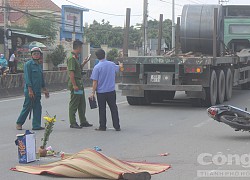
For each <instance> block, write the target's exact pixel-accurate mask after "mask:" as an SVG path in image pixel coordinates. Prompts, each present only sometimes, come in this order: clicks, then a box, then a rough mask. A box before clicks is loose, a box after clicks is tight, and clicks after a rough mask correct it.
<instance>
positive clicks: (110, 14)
mask: <svg viewBox="0 0 250 180" xmlns="http://www.w3.org/2000/svg"><path fill="white" fill-rule="evenodd" d="M66 1H67V2H69V3H71V4H74V5H76V6H78V7H81V8H85V9H88V10H91V11H93V12H97V13H101V14H106V15H109V16H123V17H124V16H126V15H124V14H112V13H106V12H102V11H97V10H94V9H90V8H86V7H83V6H81V5H79V4H76V3H74V2H71V1H69V0H66ZM131 16H142V15H131Z"/></svg>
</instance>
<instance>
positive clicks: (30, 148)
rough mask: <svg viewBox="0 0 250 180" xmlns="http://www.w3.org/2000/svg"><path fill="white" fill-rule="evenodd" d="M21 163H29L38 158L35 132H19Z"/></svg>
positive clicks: (18, 143)
mask: <svg viewBox="0 0 250 180" xmlns="http://www.w3.org/2000/svg"><path fill="white" fill-rule="evenodd" d="M15 142H16V145H17V146H18V159H19V163H22V164H27V163H30V162H33V161H35V160H36V137H35V134H34V133H31V132H30V131H29V130H26V132H25V134H17V139H16V141H15Z"/></svg>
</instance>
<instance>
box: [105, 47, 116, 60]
mask: <svg viewBox="0 0 250 180" xmlns="http://www.w3.org/2000/svg"><path fill="white" fill-rule="evenodd" d="M117 57H118V50H117V49H112V50H110V51H109V52H108V53H107V60H109V61H114V60H115V58H117Z"/></svg>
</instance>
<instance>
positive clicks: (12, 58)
mask: <svg viewBox="0 0 250 180" xmlns="http://www.w3.org/2000/svg"><path fill="white" fill-rule="evenodd" d="M15 59H16V51H14V53H13V54H11V56H10V59H9V68H10V73H16V71H17V62H16V61H15Z"/></svg>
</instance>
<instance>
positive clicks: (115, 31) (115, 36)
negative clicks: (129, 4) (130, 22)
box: [85, 20, 141, 48]
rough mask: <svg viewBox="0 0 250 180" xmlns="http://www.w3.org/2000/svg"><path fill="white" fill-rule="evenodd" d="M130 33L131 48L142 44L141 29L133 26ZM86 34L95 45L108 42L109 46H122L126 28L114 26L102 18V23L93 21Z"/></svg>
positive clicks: (88, 39) (98, 45)
mask: <svg viewBox="0 0 250 180" xmlns="http://www.w3.org/2000/svg"><path fill="white" fill-rule="evenodd" d="M129 33H130V37H129V48H134V47H139V46H140V44H141V33H140V30H138V29H135V28H134V27H133V26H132V27H131V28H130V32H129ZM85 36H86V38H87V41H88V42H90V44H91V46H93V47H100V46H101V45H102V44H107V45H108V46H109V47H115V48H122V46H123V36H124V29H123V28H122V27H113V26H112V25H110V23H109V22H108V21H107V22H105V21H104V20H102V22H101V23H98V22H97V21H93V23H92V24H90V26H89V27H88V28H86V29H85Z"/></svg>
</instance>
